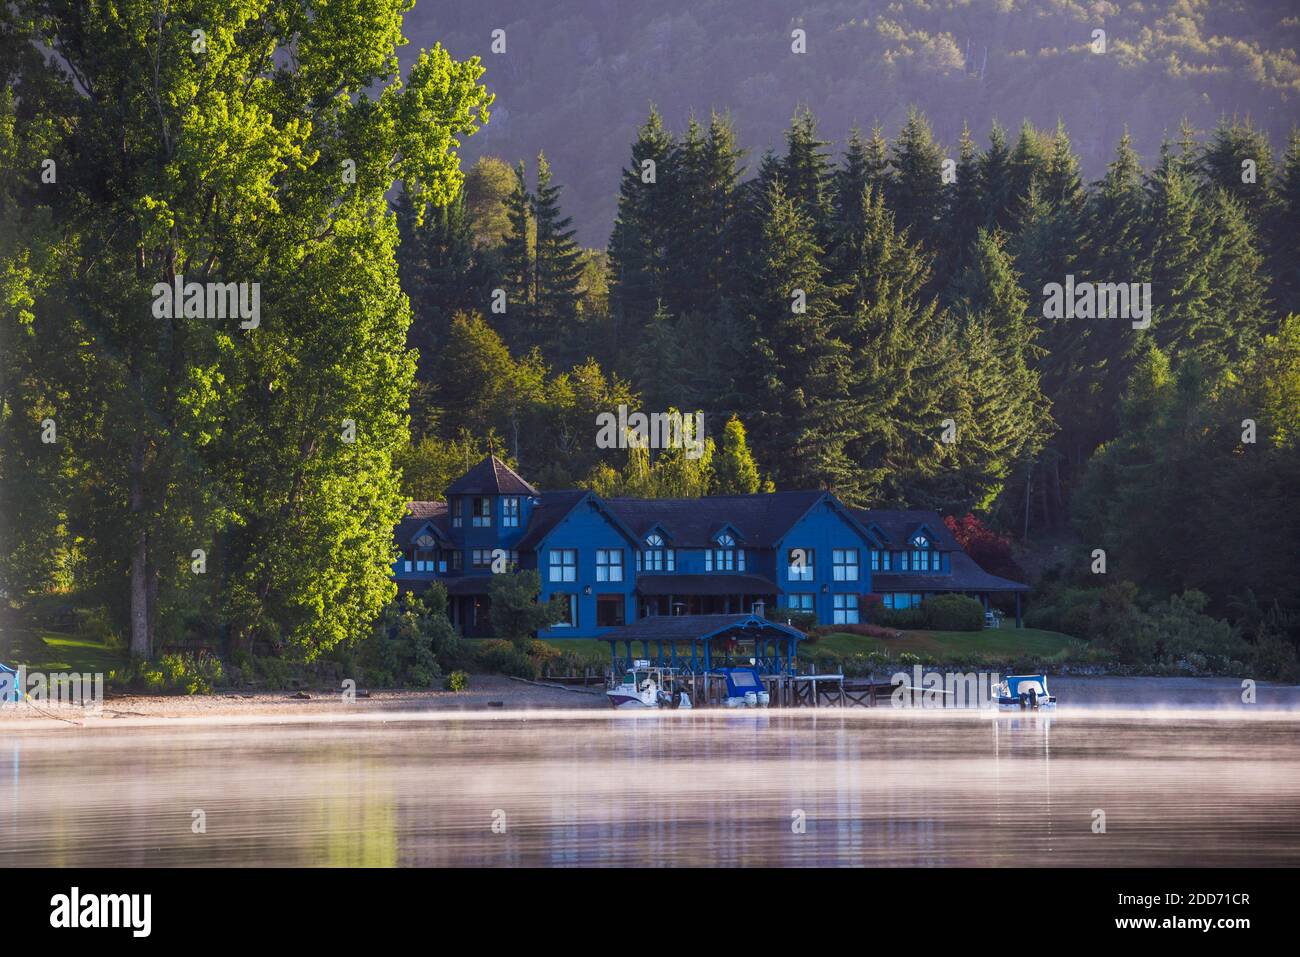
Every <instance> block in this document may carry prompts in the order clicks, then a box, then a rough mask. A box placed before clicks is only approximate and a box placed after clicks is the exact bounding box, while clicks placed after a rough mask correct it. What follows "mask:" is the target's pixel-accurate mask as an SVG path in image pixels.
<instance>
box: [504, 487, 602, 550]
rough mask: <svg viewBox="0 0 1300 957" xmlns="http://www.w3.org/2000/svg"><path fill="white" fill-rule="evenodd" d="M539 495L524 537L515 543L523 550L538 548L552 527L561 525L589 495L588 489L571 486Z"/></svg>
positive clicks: (516, 546) (529, 517)
mask: <svg viewBox="0 0 1300 957" xmlns="http://www.w3.org/2000/svg"><path fill="white" fill-rule="evenodd" d="M538 497H539V499H540V502H539V503H538V504H537V505H534V506H533V510H532V512H531V514H530V515H529V516H528V527H527V528H525V529H524V534H523V537H522V538H520V539H519V542H518V543H517V544H516V545H515V548H517V549H518V550H519V551H521V552H525V551H530V550H531V549H534V548H536V547H537V546H538V544H540V542H541V541H542V539H543V538H545V537H546V536H547V535H548V534H550V531H551V529H553V528H555V526H556V525H559V524H560V522H562V521H563V520H564V516H566V515H568V514H569V513H570V512H571V511H573V506H575V505H577V504H578V503H579V502H581V501H582V500H583V499H584V498H586V497H587V490H586V489H582V488H569V489H564V490H563V491H560V492H541V493H539V496H538Z"/></svg>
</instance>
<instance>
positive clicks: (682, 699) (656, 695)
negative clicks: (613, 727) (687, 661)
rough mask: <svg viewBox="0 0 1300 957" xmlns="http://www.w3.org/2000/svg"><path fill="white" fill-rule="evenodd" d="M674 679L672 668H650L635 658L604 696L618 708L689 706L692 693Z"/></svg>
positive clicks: (646, 663) (674, 674)
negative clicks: (620, 679)
mask: <svg viewBox="0 0 1300 957" xmlns="http://www.w3.org/2000/svg"><path fill="white" fill-rule="evenodd" d="M675 679H676V673H675V671H674V670H673V669H672V668H656V667H651V666H650V665H649V663H648V662H644V661H638V662H636V663H635V665H634V666H633V667H631V668H629V669H628V670H627V671H626V672H624V674H623V678H622V681H621V682H620V683H619V684H617V685H612V686H611V687H610V688H609V690H608V691H606V692H605V695H606V697H608V698H609V703H610V704H611V705H612V706H613V707H615V708H618V709H620V710H634V709H637V708H690V707H691V706H692V705H691V696H690V695H689V694H687V693H686V691H685V689H683V688H681V687H680V686H679V685H678V683H677V681H676V680H675Z"/></svg>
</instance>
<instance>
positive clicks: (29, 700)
mask: <svg viewBox="0 0 1300 957" xmlns="http://www.w3.org/2000/svg"><path fill="white" fill-rule="evenodd" d="M23 701H25V702H27V706H28V707H29V708H31V709H32V710H33V711H35V712H36V713H37V714H40V715H43V716H44V717H46V718H53V719H54V720H55V721H66V722H67V723H68V724H70V725H72V726H73V727H74V728H84V727H85V726H86V722H85V721H84V720H83V721H76V720H74V719H72V718H65V717H63V716H62V715H57V714H50V713H49V712H48V711H46V710H44V709H43V708H38V707H37V706H36V705H35V704H34V703H33V702H32V696H31V695H29V694H28V693H27V692H26V691H24V692H23Z"/></svg>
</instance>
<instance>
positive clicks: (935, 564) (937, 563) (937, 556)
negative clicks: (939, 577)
mask: <svg viewBox="0 0 1300 957" xmlns="http://www.w3.org/2000/svg"><path fill="white" fill-rule="evenodd" d="M930 571H932V572H941V571H943V556H942V554H941V553H940V552H931V553H930Z"/></svg>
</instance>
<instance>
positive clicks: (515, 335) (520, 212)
mask: <svg viewBox="0 0 1300 957" xmlns="http://www.w3.org/2000/svg"><path fill="white" fill-rule="evenodd" d="M532 204H533V198H532V195H531V194H530V193H529V192H528V180H527V170H526V168H525V166H524V162H523V160H520V161H519V163H518V165H517V166H516V167H515V184H514V189H513V190H511V192H510V195H509V196H508V197H506V218H507V220H508V221H509V223H510V231H509V232H508V233H506V238H505V240H504V241H503V242H502V244H501V254H500V255H501V288H502V289H504V290H505V293H506V321H505V323H504V326H505V328H506V329H508V330H510V332H511V336H510V337H511V338H512V339H522V338H523V337H524V336H525V334H526V332H527V330H529V329H530V328H531V325H532V320H531V314H532V306H533V292H534V286H533V283H534V277H533V233H534V226H533V214H532Z"/></svg>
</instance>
